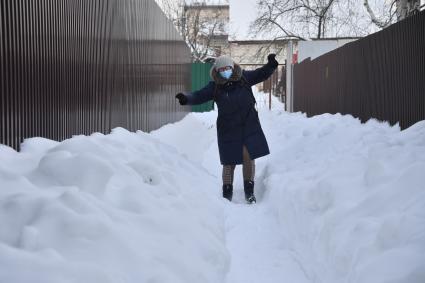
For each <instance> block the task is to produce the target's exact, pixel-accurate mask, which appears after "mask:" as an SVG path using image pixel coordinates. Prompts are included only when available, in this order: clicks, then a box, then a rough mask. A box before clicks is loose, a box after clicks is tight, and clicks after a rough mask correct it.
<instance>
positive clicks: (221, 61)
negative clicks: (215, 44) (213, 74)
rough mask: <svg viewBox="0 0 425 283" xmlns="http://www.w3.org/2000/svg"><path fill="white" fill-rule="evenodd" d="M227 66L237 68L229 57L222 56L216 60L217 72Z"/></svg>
mask: <svg viewBox="0 0 425 283" xmlns="http://www.w3.org/2000/svg"><path fill="white" fill-rule="evenodd" d="M226 66H230V67H232V68H234V67H235V64H234V63H233V60H232V58H230V56H227V55H221V56H219V57H217V58H216V59H215V63H214V68H215V69H216V70H217V69H219V68H223V67H226Z"/></svg>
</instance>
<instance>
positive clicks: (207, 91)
mask: <svg viewBox="0 0 425 283" xmlns="http://www.w3.org/2000/svg"><path fill="white" fill-rule="evenodd" d="M214 90H215V83H214V82H213V81H210V82H209V83H208V84H207V85H206V86H204V87H203V88H201V89H200V90H197V91H194V92H191V93H187V94H186V97H187V104H188V105H197V104H202V103H205V102H207V101H209V100H212V99H213V96H214Z"/></svg>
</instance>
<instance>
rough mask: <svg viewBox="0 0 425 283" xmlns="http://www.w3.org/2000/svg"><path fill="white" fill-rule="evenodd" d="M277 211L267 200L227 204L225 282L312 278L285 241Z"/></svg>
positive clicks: (269, 281)
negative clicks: (274, 211)
mask: <svg viewBox="0 0 425 283" xmlns="http://www.w3.org/2000/svg"><path fill="white" fill-rule="evenodd" d="M278 227H279V224H278V221H277V218H276V215H273V213H272V211H271V210H270V209H269V208H268V207H267V205H265V204H264V203H261V202H259V203H257V204H256V205H253V206H249V205H246V204H244V203H242V204H239V203H235V204H229V205H227V206H226V246H227V249H228V250H229V252H230V255H231V263H230V270H229V273H228V274H227V277H226V281H225V282H226V283H251V282H252V283H256V282H264V283H275V282H284V281H286V280H288V282H298V283H304V282H310V281H308V280H307V279H306V278H305V274H304V273H303V271H302V269H301V268H300V265H299V264H298V263H297V262H296V258H295V257H294V255H293V254H292V252H291V251H290V250H289V249H288V245H287V244H285V243H284V241H283V237H282V236H281V234H280V232H279V229H278Z"/></svg>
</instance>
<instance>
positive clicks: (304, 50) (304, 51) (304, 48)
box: [298, 39, 357, 63]
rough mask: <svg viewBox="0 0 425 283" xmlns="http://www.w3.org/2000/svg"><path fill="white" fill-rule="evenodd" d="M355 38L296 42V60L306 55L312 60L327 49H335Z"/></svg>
mask: <svg viewBox="0 0 425 283" xmlns="http://www.w3.org/2000/svg"><path fill="white" fill-rule="evenodd" d="M355 40H357V39H330V40H313V41H299V42H298V62H299V63H300V62H302V61H303V60H305V59H307V58H308V57H310V58H311V60H313V59H314V58H316V57H319V56H321V55H323V54H325V53H328V52H329V51H332V50H334V49H337V48H339V47H341V46H343V45H344V44H347V43H349V42H352V41H355Z"/></svg>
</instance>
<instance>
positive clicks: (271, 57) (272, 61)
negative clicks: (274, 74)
mask: <svg viewBox="0 0 425 283" xmlns="http://www.w3.org/2000/svg"><path fill="white" fill-rule="evenodd" d="M275 57H276V54H273V53H272V54H269V56H267V62H268V64H270V65H271V66H272V67H273V68H276V67H277V66H278V65H279V62H277V61H276V58H275Z"/></svg>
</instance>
